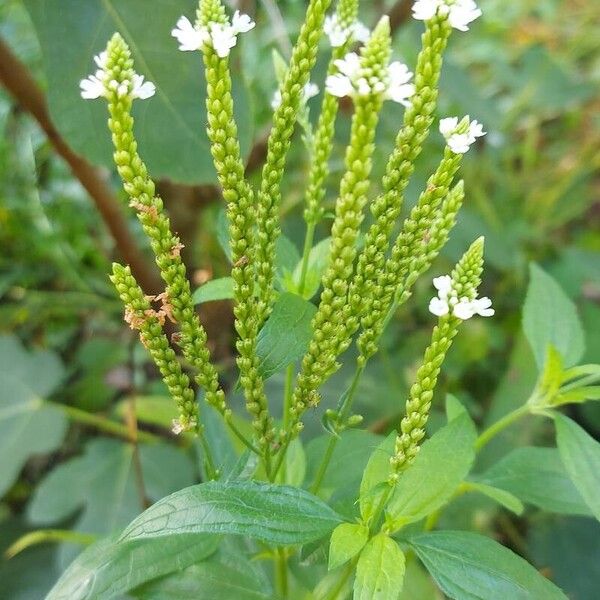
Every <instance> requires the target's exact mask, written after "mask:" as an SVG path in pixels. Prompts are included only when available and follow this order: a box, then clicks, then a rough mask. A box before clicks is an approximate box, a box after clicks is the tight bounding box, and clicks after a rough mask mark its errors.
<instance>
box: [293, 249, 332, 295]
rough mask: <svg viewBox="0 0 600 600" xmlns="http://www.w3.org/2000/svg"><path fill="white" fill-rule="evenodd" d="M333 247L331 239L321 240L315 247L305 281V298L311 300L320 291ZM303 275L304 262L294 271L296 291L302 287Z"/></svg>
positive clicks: (309, 257)
mask: <svg viewBox="0 0 600 600" xmlns="http://www.w3.org/2000/svg"><path fill="white" fill-rule="evenodd" d="M330 247H331V238H330V237H328V238H325V239H324V240H321V241H320V242H319V243H318V244H317V245H316V246H314V247H313V248H312V249H311V251H310V254H309V256H308V268H307V270H306V279H305V281H304V293H303V294H302V296H303V298H305V299H306V300H310V299H311V298H312V297H313V296H314V295H315V294H316V293H317V291H318V289H319V286H320V285H321V278H322V277H323V273H324V272H325V269H326V268H327V263H328V262H329V254H330ZM301 275H302V261H298V264H297V265H296V268H295V269H294V274H293V282H294V290H292V291H295V290H297V289H298V287H299V285H300V277H301Z"/></svg>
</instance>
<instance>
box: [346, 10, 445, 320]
mask: <svg viewBox="0 0 600 600" xmlns="http://www.w3.org/2000/svg"><path fill="white" fill-rule="evenodd" d="M451 31H452V28H451V27H450V25H449V24H448V22H447V19H446V18H445V17H434V18H433V19H431V20H430V21H428V22H427V24H426V30H425V32H424V34H423V36H422V49H421V52H420V53H419V57H418V59H417V66H416V70H415V94H414V96H413V97H412V98H411V105H410V106H409V107H408V108H407V109H406V112H405V113H404V124H403V126H402V128H401V129H400V131H399V133H398V136H397V138H396V144H395V148H394V151H393V152H392V155H391V156H390V158H389V160H388V163H387V166H386V173H385V176H384V178H383V193H382V194H381V195H380V196H379V197H378V198H377V199H376V200H375V202H374V203H373V204H372V206H371V212H372V213H373V216H374V217H375V221H374V222H373V224H372V225H371V226H370V228H369V230H368V231H367V234H366V236H365V244H364V250H363V251H362V252H361V253H360V255H359V258H358V265H357V269H356V276H355V278H354V281H353V284H352V290H351V293H350V302H351V303H352V306H353V310H354V311H357V312H358V311H359V312H361V313H362V314H367V313H369V312H370V311H371V306H372V304H373V302H375V301H376V299H377V298H378V297H379V296H378V291H377V289H376V285H377V284H376V283H375V282H376V280H377V278H378V275H379V274H380V273H381V272H382V271H383V268H384V264H385V260H386V258H385V257H386V253H387V251H388V248H389V245H390V236H391V232H392V229H393V227H394V224H395V223H396V221H397V219H398V217H399V215H400V211H401V209H402V204H403V198H404V190H405V189H406V186H407V185H408V182H409V179H410V177H411V175H412V173H413V171H414V163H415V160H416V158H417V157H418V156H419V154H420V153H421V150H422V148H423V143H424V141H425V139H426V138H427V135H428V133H429V130H430V128H431V125H432V123H433V118H434V117H433V113H434V111H435V107H436V103H437V96H438V81H439V77H440V72H441V69H442V61H443V53H444V49H445V47H446V44H447V42H448V37H449V35H450V32H451Z"/></svg>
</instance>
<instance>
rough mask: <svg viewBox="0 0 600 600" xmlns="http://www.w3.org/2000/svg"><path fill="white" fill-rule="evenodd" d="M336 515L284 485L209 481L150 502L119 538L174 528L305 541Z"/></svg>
mask: <svg viewBox="0 0 600 600" xmlns="http://www.w3.org/2000/svg"><path fill="white" fill-rule="evenodd" d="M340 521H341V518H340V517H339V515H337V514H336V513H335V512H334V511H333V510H332V509H331V508H329V507H328V506H327V505H326V504H325V503H324V502H323V501H322V500H319V498H317V497H315V496H313V495H312V494H309V493H308V492H306V491H304V490H301V489H298V488H292V487H289V486H282V485H281V486H278V485H268V484H264V483H257V482H254V481H238V480H234V481H229V482H220V481H211V482H208V483H202V484H200V485H195V486H192V487H188V488H185V489H183V490H179V491H178V492H175V493H174V494H171V495H170V496H168V497H167V498H164V499H163V500H161V501H159V502H157V503H156V504H155V505H154V506H151V507H150V508H149V509H147V510H146V511H145V512H144V513H143V514H141V515H140V516H139V517H138V518H137V519H135V520H134V521H133V522H132V523H131V524H130V525H129V526H128V527H127V528H126V529H125V531H124V532H123V535H122V536H121V539H122V540H134V539H143V538H153V537H160V536H165V535H170V534H172V533H173V532H179V533H230V534H237V535H246V536H248V537H251V538H255V539H258V540H262V541H265V542H270V543H277V544H305V543H307V542H310V541H312V540H316V539H319V538H320V537H323V536H325V535H327V534H328V533H329V532H330V531H331V530H332V529H333V528H334V527H335V526H336V525H338V524H339V523H340Z"/></svg>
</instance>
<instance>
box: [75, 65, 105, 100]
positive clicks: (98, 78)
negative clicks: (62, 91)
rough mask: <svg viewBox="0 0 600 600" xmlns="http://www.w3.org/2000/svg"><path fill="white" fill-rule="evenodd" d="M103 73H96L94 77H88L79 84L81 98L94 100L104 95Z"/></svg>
mask: <svg viewBox="0 0 600 600" xmlns="http://www.w3.org/2000/svg"><path fill="white" fill-rule="evenodd" d="M103 79H104V71H100V70H98V71H96V74H95V75H89V76H88V77H87V78H86V79H82V80H81V81H80V82H79V88H80V89H81V97H82V98H84V99H85V100H95V99H96V98H100V96H104V95H105V94H106V89H105V87H104V81H103Z"/></svg>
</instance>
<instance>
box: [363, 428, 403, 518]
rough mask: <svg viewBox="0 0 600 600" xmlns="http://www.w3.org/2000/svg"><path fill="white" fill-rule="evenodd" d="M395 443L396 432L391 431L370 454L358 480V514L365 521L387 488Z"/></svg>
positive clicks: (371, 514) (370, 515)
mask: <svg viewBox="0 0 600 600" xmlns="http://www.w3.org/2000/svg"><path fill="white" fill-rule="evenodd" d="M395 443H396V432H395V431H392V433H390V434H389V435H388V436H387V437H386V438H385V440H383V442H381V444H380V445H379V446H378V447H377V448H376V449H375V451H374V452H373V454H371V457H370V458H369V462H368V463H367V467H366V469H365V471H364V474H363V478H362V480H361V482H360V497H359V504H360V514H361V516H362V518H363V519H364V520H365V521H368V520H369V519H370V518H371V517H372V516H373V513H374V512H375V510H376V509H377V507H378V506H379V503H380V501H381V497H382V496H383V494H384V493H385V492H386V490H387V489H388V486H387V485H386V483H387V480H388V478H389V476H390V474H391V467H390V458H391V457H392V456H393V455H394V446H395Z"/></svg>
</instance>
